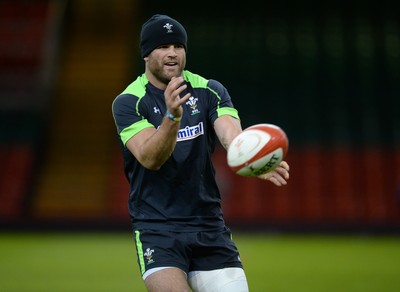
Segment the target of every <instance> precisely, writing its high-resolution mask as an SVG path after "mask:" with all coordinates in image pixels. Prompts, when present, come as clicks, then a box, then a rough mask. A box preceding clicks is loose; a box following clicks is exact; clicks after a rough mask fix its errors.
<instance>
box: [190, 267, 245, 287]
mask: <svg viewBox="0 0 400 292" xmlns="http://www.w3.org/2000/svg"><path fill="white" fill-rule="evenodd" d="M188 281H189V284H190V287H191V288H192V289H193V291H195V292H203V291H204V292H205V291H206V292H248V291H249V287H248V285H247V280H246V275H245V274H244V271H243V269H241V268H225V269H219V270H212V271H193V272H189V274H188Z"/></svg>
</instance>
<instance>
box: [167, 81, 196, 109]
mask: <svg viewBox="0 0 400 292" xmlns="http://www.w3.org/2000/svg"><path fill="white" fill-rule="evenodd" d="M183 81H184V80H183V77H181V76H180V77H172V78H171V81H170V82H169V83H168V86H167V88H166V89H165V92H164V98H165V105H166V106H167V110H168V111H169V112H170V113H171V114H172V115H173V116H175V117H181V116H182V113H183V108H182V104H184V103H185V102H186V101H187V100H188V99H189V97H190V93H188V94H186V95H185V96H184V97H182V98H180V96H179V94H181V93H182V91H184V90H185V89H186V88H187V85H186V84H182V83H183Z"/></svg>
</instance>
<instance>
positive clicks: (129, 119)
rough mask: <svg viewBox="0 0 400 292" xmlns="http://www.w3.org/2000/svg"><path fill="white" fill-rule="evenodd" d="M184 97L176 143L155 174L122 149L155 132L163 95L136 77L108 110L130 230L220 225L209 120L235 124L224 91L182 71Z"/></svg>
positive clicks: (196, 228)
mask: <svg viewBox="0 0 400 292" xmlns="http://www.w3.org/2000/svg"><path fill="white" fill-rule="evenodd" d="M183 75H184V80H185V82H186V83H187V85H188V87H187V89H185V91H184V92H183V93H181V96H184V95H185V94H186V93H188V92H190V93H191V97H190V98H189V100H188V101H187V102H186V103H185V104H183V116H182V120H181V122H180V130H179V132H178V137H177V144H176V147H175V149H174V151H173V154H172V155H171V157H170V158H169V159H168V160H167V161H166V162H165V164H164V165H163V166H162V167H161V168H160V169H159V170H157V171H154V170H149V169H146V168H144V167H143V166H142V165H141V164H140V163H139V162H138V161H137V160H136V158H135V157H134V156H133V155H132V154H131V152H130V151H129V150H128V149H127V148H126V147H125V144H126V142H127V141H128V140H129V139H130V138H131V137H133V136H134V135H135V134H136V133H138V132H140V131H141V130H143V129H144V128H148V127H155V128H158V127H159V126H160V124H161V122H162V119H163V117H164V115H165V113H166V106H165V101H164V91H163V90H160V89H158V88H156V87H154V86H153V85H152V84H151V83H150V82H148V80H147V78H146V76H145V74H143V75H141V76H139V77H138V78H137V79H136V80H135V81H134V82H133V83H131V84H130V85H129V86H128V87H127V88H126V89H125V90H124V91H123V92H122V93H121V94H120V95H118V96H117V97H116V99H115V100H114V102H113V105H112V111H113V116H114V120H115V124H116V127H117V132H118V134H119V137H120V141H121V145H122V153H123V158H124V171H125V175H126V177H127V178H128V180H129V184H130V194H129V203H128V206H129V214H130V216H131V220H132V227H133V228H134V229H135V230H136V229H157V230H169V231H187V232H191V231H200V230H212V229H218V228H220V227H222V226H223V225H224V219H223V215H222V210H221V196H220V193H219V190H218V187H217V184H216V181H215V171H214V167H213V165H212V162H211V155H212V153H213V151H214V147H215V143H216V134H215V131H214V127H213V125H214V122H215V120H216V119H217V118H218V117H220V116H222V115H231V116H233V117H235V118H237V119H239V116H238V113H237V111H236V109H234V107H233V105H232V102H231V98H230V96H229V94H228V92H227V90H226V89H225V87H224V86H223V85H222V84H221V83H219V82H218V81H215V80H207V79H205V78H203V77H201V76H199V75H196V74H193V73H191V72H189V71H184V74H183Z"/></svg>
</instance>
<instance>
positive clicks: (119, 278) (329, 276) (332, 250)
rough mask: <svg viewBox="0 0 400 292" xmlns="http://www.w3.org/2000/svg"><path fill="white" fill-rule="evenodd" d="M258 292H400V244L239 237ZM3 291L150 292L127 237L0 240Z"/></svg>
mask: <svg viewBox="0 0 400 292" xmlns="http://www.w3.org/2000/svg"><path fill="white" fill-rule="evenodd" d="M234 240H235V242H236V243H237V245H238V247H239V250H240V252H241V259H242V261H243V264H244V266H245V269H246V274H247V278H248V282H249V286H250V291H253V292H257V291H260V292H269V291H271V292H272V291H276V292H278V291H279V292H282V291H290V292H292V291H293V292H297V291H299V292H300V291H307V292H313V291H318V292H319V291H321V292H329V291H335V292H337V291H341V292H345V291H349V292H350V291H351V292H355V291H363V292H368V291H371V292H372V291H376V292H385V291H388V292H389V291H390V292H392V291H400V237H382V236H381V237H370V236H314V235H312V236H310V235H308V236H306V235H303V236H300V235H296V236H294V235H269V234H264V235H263V234H240V233H235V232H234ZM0 291H2V292H11V291H18V292H25V291H52V292H58V291H85V292H87V291H91V292H92V291H107V292H108V291H116V292H124V291H126V292H128V291H133V292H142V291H146V290H145V288H144V285H143V282H142V280H141V277H140V275H139V270H138V266H137V264H136V252H135V248H134V242H133V236H132V234H130V233H129V232H128V233H4V232H3V233H0Z"/></svg>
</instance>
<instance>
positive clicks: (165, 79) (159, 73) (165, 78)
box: [150, 68, 182, 85]
mask: <svg viewBox="0 0 400 292" xmlns="http://www.w3.org/2000/svg"><path fill="white" fill-rule="evenodd" d="M150 70H151V69H150ZM151 73H152V74H153V76H154V77H155V78H156V79H157V80H158V81H160V82H161V83H163V84H165V85H168V83H169V82H170V81H171V78H172V77H173V76H169V75H167V74H165V73H164V72H163V70H162V69H158V68H157V69H155V70H151ZM180 74H182V71H181V72H180V73H179V74H177V75H176V76H175V77H178V76H180Z"/></svg>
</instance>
